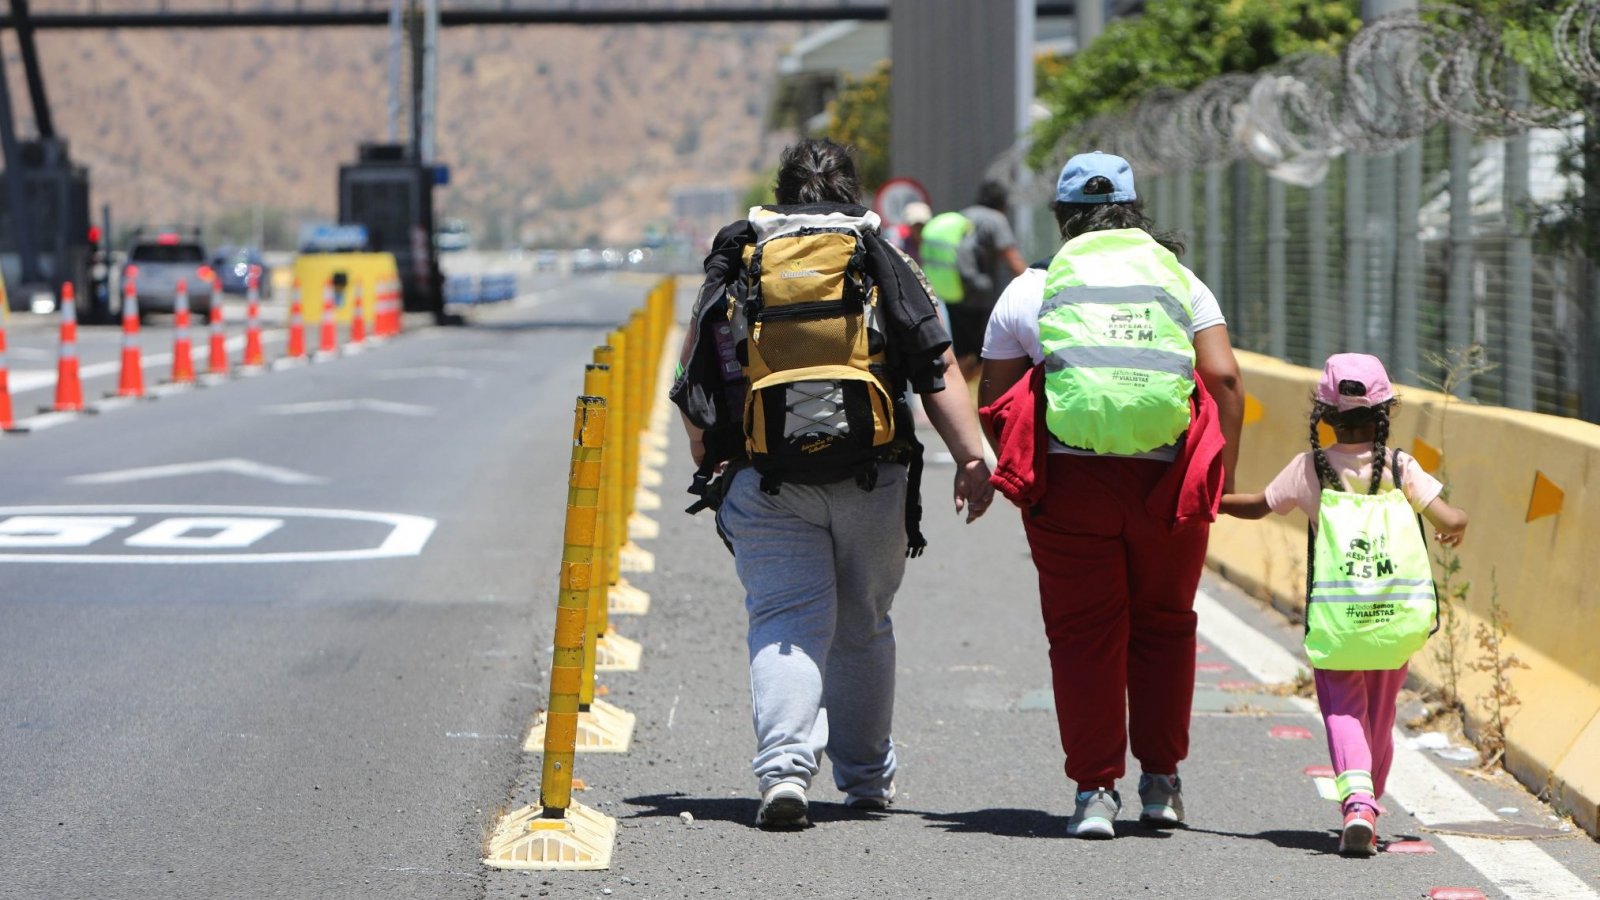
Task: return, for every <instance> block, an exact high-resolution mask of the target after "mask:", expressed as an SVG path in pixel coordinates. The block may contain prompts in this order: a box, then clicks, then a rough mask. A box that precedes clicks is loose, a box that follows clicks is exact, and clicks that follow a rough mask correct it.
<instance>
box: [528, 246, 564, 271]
mask: <svg viewBox="0 0 1600 900" xmlns="http://www.w3.org/2000/svg"><path fill="white" fill-rule="evenodd" d="M560 262H561V255H560V254H558V253H556V252H555V251H554V250H535V251H534V252H533V269H534V271H536V272H554V271H555V270H556V268H557V267H558V266H559V264H560Z"/></svg>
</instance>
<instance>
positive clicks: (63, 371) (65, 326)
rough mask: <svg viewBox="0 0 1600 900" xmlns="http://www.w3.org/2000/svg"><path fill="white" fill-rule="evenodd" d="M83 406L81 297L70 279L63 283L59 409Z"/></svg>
mask: <svg viewBox="0 0 1600 900" xmlns="http://www.w3.org/2000/svg"><path fill="white" fill-rule="evenodd" d="M81 409H83V382H81V381H79V380H78V301H77V297H76V296H75V292H74V290H73V287H72V282H70V281H68V282H65V283H63V284H62V285H61V355H60V359H59V361H58V362H57V364H56V405H55V410H56V412H78V411H79V410H81Z"/></svg>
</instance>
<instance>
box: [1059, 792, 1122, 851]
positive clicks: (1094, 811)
mask: <svg viewBox="0 0 1600 900" xmlns="http://www.w3.org/2000/svg"><path fill="white" fill-rule="evenodd" d="M1077 800H1078V804H1077V808H1076V809H1074V810H1073V811H1072V818H1070V819H1068V820H1067V834H1070V835H1072V836H1073V837H1078V838H1089V839H1090V840H1108V839H1110V838H1114V837H1116V836H1117V829H1116V827H1115V826H1114V825H1113V824H1112V823H1113V822H1115V821H1116V818H1117V813H1118V812H1120V811H1121V810H1122V797H1121V795H1119V794H1118V793H1117V792H1116V791H1109V790H1106V789H1105V788H1097V789H1095V790H1092V791H1079V792H1078V797H1077Z"/></svg>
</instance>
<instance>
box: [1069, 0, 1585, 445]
mask: <svg viewBox="0 0 1600 900" xmlns="http://www.w3.org/2000/svg"><path fill="white" fill-rule="evenodd" d="M1545 15H1546V16H1547V18H1546V20H1545V21H1544V24H1543V25H1542V26H1541V27H1548V28H1549V31H1548V32H1547V33H1548V34H1549V35H1550V36H1551V37H1553V43H1551V44H1550V47H1551V48H1552V50H1551V52H1550V53H1549V54H1547V55H1548V56H1549V57H1550V58H1549V59H1547V60H1544V61H1543V62H1545V63H1546V65H1542V66H1541V67H1539V68H1537V69H1525V68H1523V67H1522V66H1521V65H1519V64H1518V63H1516V62H1514V61H1513V59H1512V57H1511V55H1510V54H1509V53H1508V52H1507V50H1506V47H1505V43H1504V41H1503V38H1502V36H1503V35H1504V34H1505V33H1506V29H1505V28H1504V27H1503V23H1496V22H1489V21H1484V20H1482V19H1478V18H1475V17H1473V16H1471V15H1470V14H1467V13H1464V12H1462V11H1460V10H1457V9H1444V10H1437V9H1436V10H1431V11H1427V12H1425V13H1423V14H1416V13H1409V14H1401V15H1397V16H1389V17H1384V18H1382V19H1378V20H1375V21H1374V22H1372V23H1371V24H1369V25H1368V26H1367V27H1366V28H1364V29H1363V30H1362V31H1361V32H1360V33H1359V34H1358V35H1357V36H1356V37H1355V38H1354V39H1353V40H1352V41H1351V43H1350V44H1349V46H1348V47H1347V48H1346V50H1345V52H1344V54H1343V56H1342V57H1340V58H1338V59H1335V58H1331V57H1317V58H1302V59H1296V60H1292V61H1289V62H1286V63H1284V64H1282V65H1280V66H1278V67H1276V68H1274V69H1272V70H1270V71H1266V72H1262V73H1257V74H1252V75H1229V76H1224V77H1222V78H1218V79H1215V80H1213V81H1212V82H1209V83H1207V84H1205V85H1203V86H1202V87H1200V88H1198V89H1196V90H1194V91H1191V92H1189V93H1186V94H1179V93H1164V94H1158V95H1153V96H1149V97H1147V98H1146V99H1144V100H1143V101H1141V102H1140V103H1139V104H1138V105H1137V106H1136V107H1135V108H1134V109H1132V110H1131V111H1129V112H1128V113H1126V114H1124V115H1120V116H1116V117H1107V118H1102V119H1098V120H1094V121H1091V122H1089V123H1087V124H1086V125H1085V126H1084V127H1082V128H1081V129H1079V130H1077V131H1076V132H1075V133H1073V134H1071V135H1069V136H1068V137H1067V138H1066V139H1065V140H1064V141H1063V142H1062V144H1061V145H1060V146H1058V147H1057V148H1056V153H1055V157H1056V161H1057V162H1059V161H1060V159H1064V158H1065V157H1066V156H1068V155H1070V154H1071V153H1073V152H1077V151H1078V150H1082V149H1090V148H1099V149H1104V150H1108V151H1111V152H1116V153H1119V154H1121V155H1123V156H1126V157H1128V158H1129V160H1130V162H1132V164H1133V166H1134V170H1135V172H1136V174H1137V175H1138V176H1139V180H1140V195H1141V197H1142V199H1143V200H1144V202H1145V203H1146V205H1147V210H1148V211H1149V212H1151V213H1152V215H1153V217H1154V218H1155V220H1156V221H1157V223H1158V224H1159V225H1160V226H1161V227H1164V228H1170V229H1174V230H1176V231H1179V232H1180V233H1182V234H1183V235H1184V236H1185V237H1186V238H1187V242H1188V252H1187V254H1186V256H1185V259H1184V261H1185V263H1186V264H1188V265H1189V266H1190V268H1192V269H1194V270H1195V271H1196V272H1197V273H1198V274H1199V275H1200V276H1201V278H1202V279H1203V280H1205V281H1206V283H1207V284H1208V285H1210V286H1211V288H1212V289H1213V290H1214V291H1215V292H1216V294H1217V296H1218V298H1219V300H1220V301H1221V302H1222V305H1223V309H1224V312H1225V313H1226V315H1227V317H1228V321H1229V327H1230V331H1231V332H1232V333H1233V335H1234V340H1235V343H1236V345H1237V346H1240V347H1242V348H1244V349H1248V350H1255V351H1259V352H1262V353H1267V354H1270V355H1272V356H1276V357H1280V358H1282V359H1286V360H1290V361H1292V362H1296V363H1301V364H1304V365H1310V366H1320V365H1321V363H1322V360H1323V359H1324V358H1326V356H1327V355H1328V354H1330V353H1334V352H1339V351H1346V350H1353V351H1361V352H1369V353H1374V354H1377V355H1379V356H1381V357H1383V358H1384V360H1385V362H1386V363H1387V364H1388V367H1389V370H1390V372H1391V374H1392V375H1393V376H1394V377H1395V378H1396V380H1398V381H1401V382H1404V383H1409V384H1414V385H1429V386H1441V385H1444V384H1445V383H1446V381H1447V379H1448V378H1449V376H1451V375H1452V374H1453V375H1454V376H1455V377H1454V378H1453V379H1450V380H1451V382H1452V383H1451V384H1450V387H1451V388H1452V389H1453V391H1454V392H1455V393H1457V394H1459V395H1461V396H1463V397H1471V398H1473V399H1475V400H1477V401H1479V402H1484V403H1491V404H1497V405H1503V406H1508V407H1512V408H1516V409H1527V410H1536V411H1539V412H1546V413H1554V414H1558V415H1567V416H1583V417H1585V418H1589V419H1591V420H1597V419H1600V414H1597V413H1600V278H1596V270H1595V268H1594V265H1593V261H1592V260H1589V259H1587V258H1586V257H1585V254H1584V253H1583V252H1582V251H1581V250H1580V249H1578V248H1577V247H1575V246H1572V244H1571V242H1568V241H1564V240H1562V239H1559V237H1558V236H1559V235H1562V234H1568V233H1570V232H1571V228H1570V226H1571V225H1572V224H1573V222H1575V221H1576V217H1577V212H1576V204H1577V202H1578V201H1577V200H1576V198H1577V197H1579V196H1581V192H1582V183H1581V176H1580V175H1578V174H1574V173H1573V171H1572V169H1573V166H1572V161H1573V154H1574V153H1575V152H1576V148H1578V147H1579V145H1580V142H1581V140H1582V138H1583V137H1584V129H1585V122H1584V119H1583V117H1582V116H1581V115H1578V114H1575V113H1573V112H1571V111H1570V110H1572V109H1573V108H1574V105H1575V103H1574V98H1576V97H1578V96H1580V95H1581V94H1582V92H1583V91H1585V90H1593V86H1596V85H1600V56H1597V54H1596V53H1595V41H1596V40H1597V38H1600V32H1597V29H1600V0H1569V2H1568V3H1567V5H1565V6H1564V7H1562V8H1560V9H1559V10H1557V11H1555V12H1553V13H1547V14H1545ZM1544 33H1545V32H1541V33H1540V34H1541V36H1542V35H1543V34H1544ZM1530 71H1533V72H1534V75H1533V76H1532V77H1530V74H1529V73H1530ZM1591 127H1592V125H1591ZM1051 175H1053V172H1041V173H1040V178H1041V179H1043V178H1046V177H1049V176H1051ZM1040 189H1043V188H1042V186H1041V188H1040ZM1469 351H1470V352H1472V353H1474V354H1476V357H1477V358H1478V359H1480V360H1484V359H1486V360H1487V362H1488V364H1489V365H1488V366H1487V367H1484V366H1481V365H1454V366H1450V365H1446V364H1444V363H1443V362H1442V361H1443V360H1447V359H1450V358H1451V357H1452V354H1454V356H1455V358H1457V359H1460V357H1461V356H1462V354H1464V353H1468V352H1469Z"/></svg>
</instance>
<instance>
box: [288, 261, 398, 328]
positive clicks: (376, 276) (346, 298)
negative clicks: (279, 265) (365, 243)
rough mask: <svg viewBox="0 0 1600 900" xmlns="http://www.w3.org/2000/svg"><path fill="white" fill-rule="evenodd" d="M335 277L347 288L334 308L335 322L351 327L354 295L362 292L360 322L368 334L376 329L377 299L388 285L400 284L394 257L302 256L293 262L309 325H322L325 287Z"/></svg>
mask: <svg viewBox="0 0 1600 900" xmlns="http://www.w3.org/2000/svg"><path fill="white" fill-rule="evenodd" d="M336 275H343V276H344V277H345V279H346V282H347V286H346V287H345V290H344V292H343V294H342V295H340V297H339V301H338V306H336V307H335V313H334V319H335V320H336V321H337V322H339V324H341V325H348V324H349V323H350V310H351V308H352V307H353V306H354V305H355V304H354V293H353V292H354V291H355V289H356V288H358V287H359V288H360V289H361V306H362V315H361V318H362V320H363V321H364V323H365V327H366V328H368V329H369V330H372V329H375V328H376V326H377V302H376V300H377V297H378V292H379V290H380V289H381V288H382V287H383V285H384V284H385V283H386V282H390V281H398V280H399V278H400V272H399V269H398V268H397V267H396V266H395V261H394V254H392V253H302V254H300V255H299V256H297V257H295V260H294V276H293V277H294V278H295V279H297V280H298V281H299V282H300V293H301V299H302V304H301V306H302V309H301V316H302V318H303V319H304V320H305V321H306V322H308V323H316V322H320V321H322V287H323V285H325V284H327V283H328V281H329V280H330V279H332V278H334V277H335V276H336Z"/></svg>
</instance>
